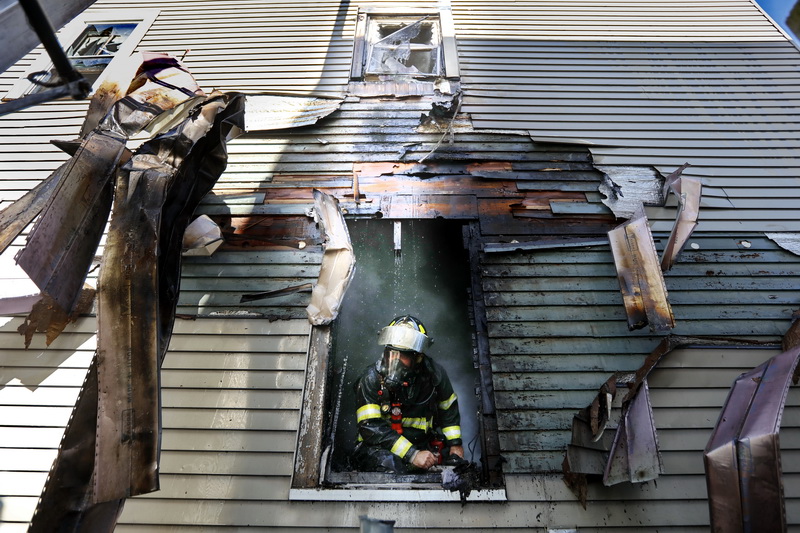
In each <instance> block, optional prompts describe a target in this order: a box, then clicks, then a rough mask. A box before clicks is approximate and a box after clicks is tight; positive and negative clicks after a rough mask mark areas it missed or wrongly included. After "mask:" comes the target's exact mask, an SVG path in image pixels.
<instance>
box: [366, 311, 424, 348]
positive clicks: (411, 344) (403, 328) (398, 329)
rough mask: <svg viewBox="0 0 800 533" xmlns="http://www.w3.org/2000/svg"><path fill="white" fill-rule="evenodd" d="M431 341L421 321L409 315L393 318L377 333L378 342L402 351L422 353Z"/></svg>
mask: <svg viewBox="0 0 800 533" xmlns="http://www.w3.org/2000/svg"><path fill="white" fill-rule="evenodd" d="M432 342H433V340H432V339H431V338H430V337H429V336H428V330H426V329H425V326H424V325H423V324H422V321H420V320H419V319H418V318H416V317H413V316H411V315H403V316H399V317H397V318H395V319H394V320H392V321H391V322H390V323H389V325H388V326H386V327H385V328H383V329H382V330H381V332H380V334H379V335H378V344H380V345H383V346H387V347H389V348H394V349H396V350H402V351H411V352H418V353H422V352H424V351H425V350H426V349H427V348H428V347H429V346H430V345H431V343H432Z"/></svg>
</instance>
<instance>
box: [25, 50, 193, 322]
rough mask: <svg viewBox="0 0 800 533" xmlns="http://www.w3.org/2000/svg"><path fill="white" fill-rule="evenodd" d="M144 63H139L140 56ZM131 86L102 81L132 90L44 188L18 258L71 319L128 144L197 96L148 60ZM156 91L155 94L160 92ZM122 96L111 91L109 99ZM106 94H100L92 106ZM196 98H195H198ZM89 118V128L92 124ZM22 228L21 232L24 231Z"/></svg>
mask: <svg viewBox="0 0 800 533" xmlns="http://www.w3.org/2000/svg"><path fill="white" fill-rule="evenodd" d="M143 57H144V56H143ZM138 69H139V70H138V74H137V76H136V78H135V79H134V80H133V82H131V81H130V79H122V80H115V81H109V82H108V84H109V86H112V85H113V86H115V87H125V90H127V89H128V86H129V85H131V86H132V87H134V88H135V89H134V90H133V92H131V93H129V94H127V96H125V97H124V98H121V99H118V100H117V101H116V102H115V103H114V104H113V105H112V106H111V108H110V109H109V110H108V112H107V113H106V115H105V116H104V117H103V119H102V120H100V124H99V126H98V127H97V128H96V129H95V128H93V129H91V130H90V131H89V132H88V133H87V134H86V136H85V137H84V138H82V139H80V140H79V141H76V145H77V149H76V150H75V153H74V155H73V156H72V158H71V159H70V160H69V161H68V162H67V163H66V164H65V165H64V166H63V167H61V168H59V169H58V170H56V172H55V173H54V176H58V177H57V178H55V183H53V185H52V186H50V187H48V188H47V189H46V190H47V191H48V193H49V194H48V198H47V199H46V200H45V199H43V200H44V201H42V200H39V201H38V202H36V203H37V204H38V203H41V204H42V205H43V207H42V215H41V217H40V218H39V220H38V221H37V222H36V225H35V226H34V228H33V230H32V231H31V233H30V235H29V236H28V240H27V243H26V246H25V248H24V249H23V250H22V251H21V252H20V253H19V254H18V255H17V257H16V259H17V262H18V263H19V265H20V266H21V267H22V268H23V270H25V272H26V273H27V274H28V275H29V276H30V278H31V280H33V282H34V283H36V285H37V286H38V287H39V289H40V290H41V291H42V292H44V293H47V294H49V295H50V296H52V297H53V299H54V300H55V301H56V302H58V304H59V305H60V306H61V307H62V308H63V309H64V310H66V311H67V312H71V310H72V308H73V306H74V304H75V302H76V300H77V297H78V293H79V292H80V289H81V287H82V286H83V282H84V280H85V279H86V274H87V272H88V271H89V268H90V266H91V263H92V260H93V258H94V254H95V251H96V250H97V245H98V243H99V242H100V238H101V237H102V234H103V229H104V227H105V223H106V221H107V220H108V214H109V212H110V210H111V202H112V190H113V183H112V180H111V178H112V176H114V175H115V173H116V170H117V166H118V165H119V164H120V163H121V162H124V160H125V159H126V158H127V157H128V155H125V154H126V151H127V149H126V148H125V142H126V140H127V138H128V137H129V136H130V135H132V134H134V133H136V132H138V131H140V130H141V129H142V128H144V127H145V126H147V124H149V123H150V122H151V121H152V120H153V119H154V118H155V117H156V116H158V115H159V114H161V113H162V112H164V111H165V110H166V109H171V108H172V107H174V106H176V105H177V104H178V103H180V102H181V101H183V100H186V99H187V98H190V97H193V96H196V95H197V94H198V91H200V89H199V87H197V86H196V84H195V83H194V82H193V81H192V82H191V83H190V86H189V88H182V89H178V88H176V87H174V86H172V85H169V84H165V82H163V81H162V78H164V79H169V78H172V77H174V76H175V72H178V73H181V76H180V77H181V78H184V76H183V74H184V70H183V69H182V67H181V66H180V65H179V64H178V63H177V61H176V60H174V59H172V58H170V57H168V56H165V55H163V54H150V55H148V56H146V58H145V61H144V62H143V63H141V65H140V66H139V67H138ZM159 89H161V90H160V91H159ZM120 93H122V94H124V91H120V90H116V89H115V90H114V91H113V94H115V95H117V96H118V95H119V94H120ZM107 94H108V93H101V94H100V95H98V98H97V99H95V100H94V102H97V101H100V99H103V101H104V102H106V101H107V100H106V98H107ZM200 94H202V93H200ZM91 113H92V110H90V118H89V120H90V121H94V120H95V119H94V118H93V115H91ZM23 227H24V226H23Z"/></svg>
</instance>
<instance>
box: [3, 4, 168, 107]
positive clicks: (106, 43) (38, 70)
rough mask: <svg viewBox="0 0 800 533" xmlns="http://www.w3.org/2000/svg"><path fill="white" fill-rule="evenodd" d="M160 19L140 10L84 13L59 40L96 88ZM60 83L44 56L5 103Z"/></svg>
mask: <svg viewBox="0 0 800 533" xmlns="http://www.w3.org/2000/svg"><path fill="white" fill-rule="evenodd" d="M128 15H130V16H128ZM157 15H158V11H156V10H146V9H145V10H137V11H136V13H135V14H133V13H129V12H127V11H126V12H94V13H83V14H81V15H79V16H78V17H76V18H75V19H74V20H73V21H72V22H70V23H69V24H67V26H65V27H64V29H63V30H61V31H60V32H59V34H58V38H59V41H60V42H61V43H62V46H64V47H65V52H66V55H67V57H68V58H69V59H70V61H71V62H72V65H73V66H74V68H75V70H77V71H78V72H79V73H80V74H81V75H83V77H84V78H86V79H87V80H88V81H89V83H91V84H92V87H93V88H96V87H97V86H98V85H99V84H100V83H101V82H102V78H103V73H104V72H105V71H106V68H107V67H108V66H109V65H110V64H111V62H112V61H113V60H114V58H115V57H128V56H130V54H131V53H132V52H133V51H134V49H135V48H136V45H137V44H139V41H140V40H141V38H142V37H143V36H144V34H145V32H146V31H147V29H148V28H149V27H150V25H151V24H152V23H153V21H154V20H155V18H156V16H157ZM30 79H35V80H36V81H37V82H39V83H38V84H37V83H33V82H31V81H30ZM57 83H58V75H57V73H56V71H55V68H54V67H53V64H52V63H51V62H50V58H49V57H48V56H47V55H46V54H43V55H42V56H41V57H40V58H39V59H37V60H36V61H34V62H33V64H32V65H31V67H30V68H29V69H28V71H27V72H26V75H25V77H24V78H23V79H21V80H19V81H18V82H17V83H16V84H15V85H14V86H13V87H12V88H11V90H10V91H9V92H8V94H7V95H6V96H5V98H4V99H5V100H10V99H14V98H20V97H22V96H25V95H27V94H32V93H36V92H39V91H41V90H43V89H44V88H45V86H46V85H52V84H57Z"/></svg>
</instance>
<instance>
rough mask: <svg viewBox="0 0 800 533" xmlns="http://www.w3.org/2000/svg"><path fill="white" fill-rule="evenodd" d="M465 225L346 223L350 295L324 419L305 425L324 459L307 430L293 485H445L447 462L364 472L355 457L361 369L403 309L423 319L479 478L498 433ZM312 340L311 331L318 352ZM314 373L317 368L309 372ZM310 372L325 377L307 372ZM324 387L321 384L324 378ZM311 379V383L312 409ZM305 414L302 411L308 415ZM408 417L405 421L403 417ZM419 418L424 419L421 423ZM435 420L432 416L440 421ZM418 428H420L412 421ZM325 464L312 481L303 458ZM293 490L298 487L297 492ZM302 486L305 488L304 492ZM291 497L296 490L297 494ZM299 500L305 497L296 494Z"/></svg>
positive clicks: (333, 355)
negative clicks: (488, 423) (482, 359)
mask: <svg viewBox="0 0 800 533" xmlns="http://www.w3.org/2000/svg"><path fill="white" fill-rule="evenodd" d="M462 228H463V226H462V224H460V223H457V222H452V221H444V220H403V221H387V220H360V221H359V220H349V221H348V230H349V232H350V237H351V240H352V245H353V249H354V252H355V257H356V262H357V267H356V272H355V276H354V278H353V281H352V283H351V285H350V287H349V288H348V291H347V293H346V294H345V297H344V300H343V302H342V306H341V308H340V311H339V316H338V318H337V319H336V321H335V322H334V323H333V324H332V326H331V330H330V333H331V335H330V344H329V350H328V353H327V354H323V355H321V356H320V357H326V365H325V367H326V370H323V372H324V373H325V374H326V378H325V381H326V383H327V394H326V395H325V396H324V397H322V398H319V400H316V401H319V402H320V403H322V406H321V409H319V410H318V411H321V412H320V413H319V415H320V416H318V417H315V418H312V419H311V420H310V424H314V425H316V426H317V427H316V428H312V427H310V425H309V426H307V431H308V432H312V431H315V430H316V431H320V432H321V433H322V438H321V442H320V445H319V451H318V453H319V459H317V457H316V456H315V454H314V453H313V451H312V450H311V448H309V447H306V446H304V445H303V436H301V440H300V444H299V448H298V453H297V460H296V472H295V480H294V483H293V486H294V487H295V489H303V488H312V487H315V486H318V485H323V486H331V485H336V486H338V487H341V488H349V487H351V488H352V487H354V486H355V485H362V484H365V483H366V484H369V486H370V487H371V488H382V487H385V488H392V487H393V486H396V484H397V483H412V484H413V485H414V486H415V488H433V489H437V490H440V489H441V488H442V486H443V485H442V484H443V479H442V477H443V469H442V468H441V467H434V468H433V469H431V470H429V471H423V472H419V473H415V474H403V475H399V474H387V473H375V472H359V471H357V470H356V468H355V465H353V464H351V457H352V454H353V450H354V448H355V446H356V443H357V440H358V431H357V405H356V399H355V394H354V386H355V384H356V383H357V382H358V380H359V378H360V377H361V376H362V374H363V373H364V371H365V370H366V369H367V368H368V367H370V366H372V365H375V363H376V362H377V361H378V360H379V359H380V358H381V355H382V353H383V348H382V347H381V346H380V345H379V344H378V332H379V331H380V330H381V329H382V328H383V327H384V326H386V325H387V324H388V323H389V321H391V320H392V319H393V318H395V317H396V316H400V315H407V314H408V315H413V316H416V317H418V318H419V319H420V320H421V321H422V322H423V323H424V325H425V327H426V328H427V330H428V332H429V334H430V336H431V337H432V338H433V339H434V343H433V345H432V346H431V347H430V349H426V350H425V353H426V354H427V355H428V356H430V357H431V359H433V360H434V361H436V362H437V363H439V364H440V365H442V366H443V367H444V369H445V371H446V373H447V375H448V376H449V379H450V381H451V382H452V385H453V388H454V390H455V393H456V396H457V398H458V410H459V412H460V415H461V421H460V427H461V438H462V441H463V448H464V456H465V458H466V459H467V460H468V461H471V462H473V463H476V465H477V469H476V470H475V475H476V478H475V481H476V485H475V487H473V488H477V481H478V477H482V478H483V479H486V477H487V476H486V475H485V474H481V473H480V469H481V468H482V465H484V464H487V461H485V460H484V459H483V456H484V455H485V454H484V450H486V449H493V448H494V447H496V443H495V444H492V443H489V444H488V446H487V444H486V439H494V440H495V441H496V438H497V436H496V434H495V433H494V432H493V431H491V430H488V431H487V428H485V427H483V422H482V420H483V419H482V412H483V409H482V404H483V401H482V400H483V397H482V395H483V393H484V392H485V393H487V394H491V392H490V391H484V390H482V389H483V387H482V385H481V375H480V373H479V371H478V366H479V362H478V361H477V355H476V354H477V350H476V348H475V346H474V343H475V334H474V330H473V326H472V324H473V322H472V320H471V319H470V316H471V312H472V311H473V310H472V306H471V298H470V287H471V273H470V269H469V259H468V254H467V251H466V250H465V249H464V246H463V244H462V243H463V238H462ZM314 344H315V341H314V339H313V338H312V348H311V349H312V351H313V350H315V348H314ZM309 371H310V372H311V369H309ZM309 379H317V380H319V379H320V376H314V375H313V373H310V375H309ZM316 384H317V388H319V381H317V383H316ZM310 385H311V384H310V382H309V383H307V384H306V389H307V392H306V400H305V402H304V403H305V404H306V409H307V410H313V409H314V406H312V405H310V403H312V402H313V401H315V400H310V399H309V391H310V390H311V389H310V388H309V387H310ZM305 416H306V415H305V414H304V417H305ZM405 422H406V420H405V419H404V423H405ZM420 423H421V422H420ZM434 425H435V422H434ZM414 427H416V426H414ZM316 461H318V466H315V468H318V474H317V476H316V477H313V476H312V478H308V477H306V476H305V474H304V473H303V472H302V470H304V467H303V465H304V463H308V462H316ZM295 492H296V493H297V492H298V491H295ZM300 492H302V491H300ZM294 497H298V495H297V494H295V496H294ZM299 497H300V498H301V499H302V496H299Z"/></svg>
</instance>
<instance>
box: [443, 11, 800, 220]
mask: <svg viewBox="0 0 800 533" xmlns="http://www.w3.org/2000/svg"><path fill="white" fill-rule="evenodd" d="M502 11H503V12H502V14H494V13H493V14H492V15H491V16H492V18H493V20H494V22H495V24H497V25H498V27H499V30H494V29H493V30H492V31H493V33H494V35H493V36H487V32H486V31H482V28H481V26H480V23H476V22H475V19H476V17H479V16H480V15H482V14H484V13H485V10H484V9H483V8H482V6H479V5H475V4H471V3H469V2H463V3H461V2H460V3H458V4H456V5H454V9H453V12H454V17H455V19H456V26H457V28H458V36H459V54H460V61H461V67H462V68H461V72H462V81H463V83H464V92H465V95H466V96H465V99H464V105H463V108H462V109H463V110H464V111H465V112H467V113H470V114H471V116H472V119H473V123H474V124H475V126H476V127H479V128H502V127H507V128H518V129H524V130H528V131H529V132H530V134H531V136H533V137H534V138H535V139H543V140H545V139H549V140H557V141H567V140H572V141H575V142H580V143H585V144H587V145H588V146H589V147H590V150H591V152H592V155H593V159H594V162H595V163H597V164H612V165H653V166H655V167H656V168H658V169H659V170H660V171H661V172H662V173H664V174H668V173H670V172H672V171H673V170H675V169H676V168H677V167H679V166H680V165H682V164H683V163H687V162H688V163H690V164H691V165H692V166H691V167H689V168H688V169H686V171H685V172H684V174H683V175H684V176H691V177H695V178H698V179H700V180H701V181H702V183H703V185H704V188H705V189H704V195H707V196H709V197H713V198H719V199H720V200H721V201H723V202H730V205H728V206H727V208H725V207H721V206H719V207H716V208H706V209H703V210H702V215H701V220H700V226H699V229H700V230H701V231H714V232H718V231H723V232H724V231H729V230H735V231H742V230H744V231H797V229H798V228H800V223H798V220H797V217H796V212H797V209H796V208H797V206H798V205H800V198H798V195H797V190H798V181H797V175H798V167H800V159H798V158H797V153H798V152H797V149H798V147H800V146H798V142H799V140H798V137H797V129H796V127H795V126H794V125H793V124H794V123H795V122H796V121H797V118H798V117H797V97H798V94H800V75H799V74H798V66H800V54H798V50H797V46H796V45H795V44H794V43H793V42H791V41H789V40H787V39H786V38H785V36H784V35H783V34H782V33H781V31H780V30H778V29H776V27H774V26H773V25H772V23H771V21H770V20H769V19H768V18H767V17H766V16H765V15H764V14H763V13H761V12H760V11H759V10H758V9H757V8H755V7H754V6H753V5H752V4H751V2H750V1H749V0H742V1H738V2H737V1H734V2H702V3H693V4H692V5H691V9H687V7H686V5H685V4H684V3H682V2H670V1H657V2H611V3H607V2H602V3H600V2H577V1H576V2H569V1H568V2H559V3H558V4H551V5H544V6H542V5H541V4H539V3H538V2H535V3H534V2H515V3H514V4H508V5H507V6H506V7H505V9H503V10H502ZM678 14H679V15H678ZM495 17H496V18H495ZM499 18H504V20H506V21H515V22H513V23H505V24H504V23H503V22H501V21H499V20H497V19H499ZM520 20H525V21H526V22H524V23H523V22H516V21H520ZM548 23H549V24H548ZM506 28H508V29H509V30H511V31H509V32H506V31H504V30H505V29H506ZM778 199H781V200H783V202H782V203H780V204H777V205H776V204H774V202H775V201H776V200H778ZM768 205H769V206H772V207H769V208H767V209H763V208H761V207H762V206H763V207H766V206H768ZM648 215H649V216H650V217H651V218H654V217H655V218H660V216H661V215H660V214H659V213H658V211H657V210H650V211H648ZM744 220H746V221H747V222H746V223H745V222H743V221H744Z"/></svg>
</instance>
